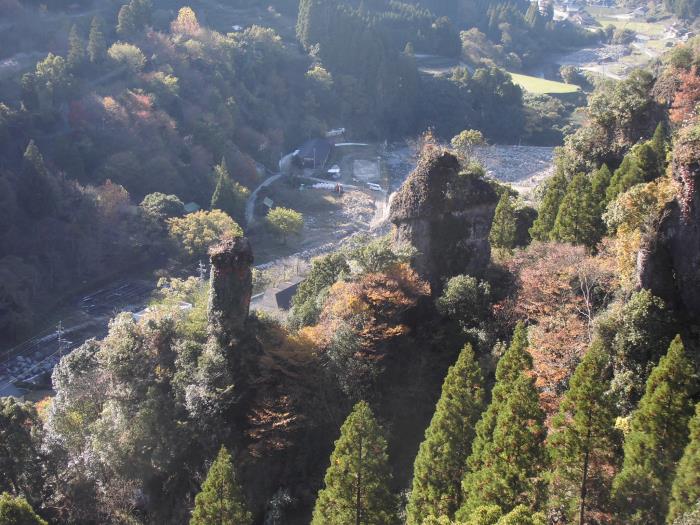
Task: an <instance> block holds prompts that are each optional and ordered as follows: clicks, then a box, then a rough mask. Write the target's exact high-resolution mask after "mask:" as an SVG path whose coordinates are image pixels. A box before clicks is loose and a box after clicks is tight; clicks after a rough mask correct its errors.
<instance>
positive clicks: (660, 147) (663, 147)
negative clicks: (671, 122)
mask: <svg viewBox="0 0 700 525" xmlns="http://www.w3.org/2000/svg"><path fill="white" fill-rule="evenodd" d="M666 140H667V137H666V127H665V126H664V123H663V122H659V124H658V126H656V129H655V130H654V135H653V136H652V137H651V147H652V148H653V150H654V153H655V154H656V159H657V161H658V167H657V169H658V172H659V176H662V175H663V174H664V173H665V172H666V155H667V154H668V147H667V146H668V144H667V142H666Z"/></svg>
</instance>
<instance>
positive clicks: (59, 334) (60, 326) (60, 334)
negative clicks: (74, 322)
mask: <svg viewBox="0 0 700 525" xmlns="http://www.w3.org/2000/svg"><path fill="white" fill-rule="evenodd" d="M64 333H65V331H64V330H63V322H62V321H59V322H58V326H56V336H57V339H58V355H60V356H63V345H64V344H65V341H64V340H63V334H64Z"/></svg>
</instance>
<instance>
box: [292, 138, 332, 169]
mask: <svg viewBox="0 0 700 525" xmlns="http://www.w3.org/2000/svg"><path fill="white" fill-rule="evenodd" d="M332 150H333V144H332V143H331V142H330V141H328V140H326V139H311V140H307V141H306V142H305V143H304V144H303V145H302V146H301V147H300V148H299V149H298V153H297V157H298V158H299V159H300V160H301V164H302V166H303V167H304V168H311V169H322V168H323V167H324V166H325V165H326V162H328V158H329V157H330V155H331V151H332Z"/></svg>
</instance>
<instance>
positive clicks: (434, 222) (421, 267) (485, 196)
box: [390, 146, 498, 294]
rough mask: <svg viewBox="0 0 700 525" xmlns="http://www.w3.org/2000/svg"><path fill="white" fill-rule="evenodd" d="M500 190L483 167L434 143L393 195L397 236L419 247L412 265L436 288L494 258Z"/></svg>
mask: <svg viewBox="0 0 700 525" xmlns="http://www.w3.org/2000/svg"><path fill="white" fill-rule="evenodd" d="M497 203H498V196H497V194H496V192H495V190H494V189H493V188H492V187H491V185H490V184H489V183H488V182H486V181H485V180H483V178H482V177H481V174H480V173H471V172H461V171H460V164H459V161H458V160H457V158H456V157H455V156H454V155H452V154H451V153H449V152H448V151H446V150H444V149H442V148H438V147H435V146H429V147H428V148H427V149H426V150H425V151H424V152H423V154H422V155H421V159H420V161H419V162H418V166H416V169H415V170H414V171H413V172H412V173H411V174H410V175H409V176H408V179H406V182H404V184H403V186H401V189H399V191H398V192H397V193H396V195H394V198H393V199H392V201H391V209H390V220H391V222H392V223H393V224H394V226H395V228H394V233H393V240H394V243H396V244H403V245H405V244H408V245H411V246H412V247H413V248H415V250H416V252H417V253H416V255H415V256H414V260H413V267H414V268H415V269H416V271H417V272H418V274H419V275H420V276H421V277H422V278H423V279H425V280H427V281H428V282H429V283H430V286H431V290H432V293H433V294H438V293H440V291H441V290H442V285H443V281H444V279H446V278H449V277H453V276H455V275H458V274H463V273H467V274H470V275H478V274H480V273H481V272H482V271H483V270H484V268H485V267H486V266H487V265H488V263H489V260H490V258H491V247H490V245H489V241H488V237H489V232H490V230H491V222H492V221H493V214H494V211H495V209H496V204H497Z"/></svg>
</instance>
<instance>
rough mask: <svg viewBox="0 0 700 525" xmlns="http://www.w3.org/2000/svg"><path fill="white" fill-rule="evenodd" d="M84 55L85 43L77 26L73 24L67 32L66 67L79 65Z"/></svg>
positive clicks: (83, 59) (74, 67)
mask: <svg viewBox="0 0 700 525" xmlns="http://www.w3.org/2000/svg"><path fill="white" fill-rule="evenodd" d="M85 55H86V52H85V44H84V43H83V39H82V38H80V35H79V34H78V28H77V27H75V25H74V26H73V27H71V29H70V33H69V34H68V57H67V58H66V61H67V63H68V67H69V68H71V69H76V68H78V67H80V66H81V65H82V64H83V62H84V61H85Z"/></svg>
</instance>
